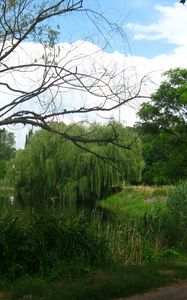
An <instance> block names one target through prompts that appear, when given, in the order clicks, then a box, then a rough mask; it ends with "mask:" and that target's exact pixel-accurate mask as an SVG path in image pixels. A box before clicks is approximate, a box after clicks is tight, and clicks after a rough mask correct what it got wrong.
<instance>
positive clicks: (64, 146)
mask: <svg viewBox="0 0 187 300" xmlns="http://www.w3.org/2000/svg"><path fill="white" fill-rule="evenodd" d="M113 126H114V124H113V125H112V124H108V125H103V126H101V125H98V124H94V125H92V126H89V127H85V126H83V125H81V124H80V125H78V124H71V126H66V125H65V124H61V125H57V124H54V128H56V127H58V129H59V128H61V130H66V132H68V133H69V134H71V135H73V136H79V135H83V136H85V137H87V138H88V137H89V138H92V139H93V138H103V139H104V138H109V137H111V136H112V134H113ZM115 128H116V135H118V139H119V146H118V147H117V146H116V145H114V144H113V143H103V144H101V143H98V144H89V145H86V146H85V148H83V146H81V145H80V144H78V146H77V147H76V146H75V145H74V143H72V142H71V141H67V140H64V139H62V138H61V137H60V136H57V135H50V134H49V133H48V132H46V131H44V130H40V131H38V132H36V133H34V134H33V135H31V136H30V138H29V139H28V141H27V145H26V148H25V150H20V151H18V152H17V154H16V159H15V170H16V172H15V170H14V172H15V185H16V191H17V196H18V197H19V201H20V203H22V204H24V205H25V206H26V207H28V206H30V207H31V208H32V207H34V208H38V207H40V208H43V207H45V206H47V205H50V204H51V203H52V201H53V200H54V199H55V200H56V202H57V204H63V205H65V206H66V207H69V208H75V207H76V206H77V205H78V206H79V205H80V203H85V204H86V203H89V202H91V203H93V202H94V201H95V200H97V199H100V198H102V197H104V196H106V195H108V194H110V193H111V191H112V188H113V187H114V186H118V185H121V184H122V183H123V181H124V180H127V181H129V182H140V181H141V172H142V169H143V158H142V155H141V143H140V140H139V138H138V137H137V134H136V133H134V132H133V131H131V130H130V129H127V128H124V127H123V126H122V125H120V124H115ZM130 144H132V146H131V149H130V150H129V149H127V148H128V147H127V145H130ZM125 145H126V146H125ZM55 200H54V201H55ZM54 201H53V202H54Z"/></svg>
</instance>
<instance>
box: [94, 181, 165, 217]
mask: <svg viewBox="0 0 187 300" xmlns="http://www.w3.org/2000/svg"><path fill="white" fill-rule="evenodd" d="M170 190H171V187H170V186H164V187H162V188H157V187H149V186H137V187H133V186H131V187H130V186H127V187H124V189H123V190H122V191H121V192H120V193H117V194H114V195H112V196H109V197H107V198H106V199H104V200H102V201H100V202H99V204H100V205H101V206H102V207H105V208H108V209H111V210H112V211H114V212H116V215H118V216H119V213H120V212H121V213H122V215H124V214H126V215H129V216H142V215H144V214H145V212H148V211H151V209H152V208H153V206H155V205H161V206H164V205H165V204H166V201H165V200H166V199H167V196H168V193H169V191H170Z"/></svg>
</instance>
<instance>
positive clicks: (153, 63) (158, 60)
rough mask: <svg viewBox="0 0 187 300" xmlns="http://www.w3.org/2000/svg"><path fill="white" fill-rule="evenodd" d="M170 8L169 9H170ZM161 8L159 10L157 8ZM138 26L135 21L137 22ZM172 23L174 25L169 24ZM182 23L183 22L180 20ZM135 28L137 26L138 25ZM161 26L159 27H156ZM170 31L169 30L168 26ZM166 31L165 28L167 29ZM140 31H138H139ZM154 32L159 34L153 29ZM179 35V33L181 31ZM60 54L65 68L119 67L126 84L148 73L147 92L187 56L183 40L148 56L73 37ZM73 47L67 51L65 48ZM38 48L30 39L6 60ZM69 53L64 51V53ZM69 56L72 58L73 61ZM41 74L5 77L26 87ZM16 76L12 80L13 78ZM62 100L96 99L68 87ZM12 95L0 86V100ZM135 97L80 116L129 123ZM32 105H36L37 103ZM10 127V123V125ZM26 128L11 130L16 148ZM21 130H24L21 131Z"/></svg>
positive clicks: (25, 58)
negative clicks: (167, 50) (112, 107)
mask: <svg viewBox="0 0 187 300" xmlns="http://www.w3.org/2000/svg"><path fill="white" fill-rule="evenodd" d="M174 8H175V9H178V6H177V5H175V7H174ZM174 8H172V9H174ZM160 11H161V10H160ZM163 11H164V12H165V15H167V14H166V12H168V9H166V8H165V10H163ZM138 26H139V25H138ZM173 26H174V25H173ZM183 26H184V23H183ZM138 28H141V26H140V27H138ZM160 28H161V27H160ZM146 30H147V31H146V32H145V31H144V33H143V34H145V35H146V34H147V33H149V30H148V28H147V29H146ZM152 30H153V27H152ZM171 31H172V30H171ZM168 32H169V31H168ZM141 34H142V33H141ZM155 34H156V35H157V34H160V32H157V31H156V30H155ZM183 35H185V26H184V27H183ZM181 36H182V35H181ZM59 46H60V48H61V54H60V57H59V60H61V62H60V63H61V64H62V63H63V64H67V67H68V68H69V69H72V70H74V69H75V66H77V68H78V69H79V68H80V70H82V71H85V72H87V73H90V72H94V69H93V62H95V66H96V67H97V72H99V70H100V68H101V67H102V66H103V65H104V66H105V68H106V69H107V71H108V72H120V71H121V70H122V69H124V68H125V69H126V71H125V73H124V78H123V79H124V83H125V84H126V85H127V86H128V85H134V84H135V83H136V81H137V82H138V81H139V80H140V78H142V77H143V76H144V75H146V74H148V73H149V77H150V78H151V80H152V81H153V82H155V83H156V85H154V84H151V83H150V81H148V82H147V84H145V85H144V93H145V94H150V93H152V92H153V90H154V89H155V88H156V87H157V86H158V85H159V83H160V81H161V73H162V72H163V71H166V70H168V69H170V68H175V67H186V68H187V60H186V53H187V44H186V43H185V42H184V43H183V44H181V45H179V44H177V47H176V49H175V50H174V51H173V52H172V53H171V54H170V55H166V54H164V53H163V54H162V55H158V56H155V57H153V58H151V59H148V58H145V57H140V56H130V55H128V56H125V55H123V54H122V53H119V52H117V51H115V52H113V53H107V52H105V51H103V50H101V49H99V47H98V46H96V45H94V44H92V43H90V42H84V41H77V42H76V43H74V44H71V45H70V44H60V45H59ZM70 49H71V50H73V51H69V50H70ZM42 51H43V50H42V49H41V47H40V46H39V45H37V44H33V43H25V44H24V45H22V49H20V50H19V53H17V54H15V55H14V56H13V57H12V58H10V61H9V63H10V64H12V62H14V63H17V62H22V63H23V62H29V60H31V59H34V58H37V57H39V56H41V55H42ZM67 52H68V53H69V54H68V55H66V53H67ZM72 59H76V65H75V61H74V60H72ZM40 77H41V73H40V72H39V71H33V72H31V73H29V74H24V76H23V75H21V74H16V78H14V79H13V78H12V77H11V76H9V77H7V78H6V80H9V81H10V82H12V84H13V83H14V84H15V86H18V87H19V86H22V87H24V88H26V89H30V88H31V87H33V86H34V85H37V84H38V80H39V78H40ZM4 79H5V78H0V80H1V81H2V80H4ZM15 79H16V80H15ZM62 96H63V104H64V105H66V106H68V107H71V106H72V107H74V106H76V105H77V106H80V105H82V104H88V105H93V104H95V103H98V101H100V100H98V99H97V98H96V97H94V96H91V95H86V94H83V93H80V92H77V91H71V92H68V93H63V94H62ZM11 97H12V96H11V95H9V96H7V94H5V90H4V89H2V88H1V89H0V103H1V102H3V101H10V100H11V99H12V98H11ZM139 103H140V102H139V101H133V103H132V102H130V103H129V104H128V105H126V106H124V107H122V108H121V110H120V112H119V110H116V111H114V112H109V113H104V114H96V113H94V114H93V113H92V114H90V115H86V116H84V119H85V120H91V121H101V122H104V121H105V120H106V119H105V118H110V117H115V118H116V119H118V118H119V113H120V118H121V121H123V122H124V124H125V125H133V123H134V122H135V120H136V111H137V109H138V106H139ZM35 105H36V109H37V104H35ZM82 118H83V116H81V115H77V116H75V117H73V116H72V115H71V116H70V117H69V118H67V117H66V118H65V119H64V120H65V121H66V122H69V120H70V121H80V120H81V119H82ZM12 129H13V127H12ZM26 130H27V129H26V128H24V129H22V130H21V131H17V130H15V131H14V132H15V134H16V139H17V145H16V146H17V148H19V147H23V145H24V135H25V132H26ZM23 133H24V134H23Z"/></svg>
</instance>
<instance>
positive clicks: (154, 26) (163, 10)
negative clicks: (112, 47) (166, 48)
mask: <svg viewBox="0 0 187 300" xmlns="http://www.w3.org/2000/svg"><path fill="white" fill-rule="evenodd" d="M155 10H156V11H157V13H159V16H158V20H157V21H156V22H154V23H151V24H149V25H142V24H138V23H129V24H128V27H129V29H131V30H132V31H133V32H135V36H134V38H135V39H147V40H159V39H166V40H167V41H168V42H169V43H173V44H175V45H178V46H181V45H187V35H186V25H187V9H186V7H184V6H183V5H181V4H180V3H175V4H174V5H173V6H162V5H156V6H155Z"/></svg>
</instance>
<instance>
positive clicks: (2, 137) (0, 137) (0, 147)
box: [0, 129, 15, 184]
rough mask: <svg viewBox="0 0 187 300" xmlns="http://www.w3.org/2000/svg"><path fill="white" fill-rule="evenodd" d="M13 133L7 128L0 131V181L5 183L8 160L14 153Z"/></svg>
mask: <svg viewBox="0 0 187 300" xmlns="http://www.w3.org/2000/svg"><path fill="white" fill-rule="evenodd" d="M14 143H15V141H14V134H13V133H11V132H8V131H7V130H5V129H4V130H2V131H0V182H1V184H4V183H5V181H4V180H5V175H6V171H7V167H8V165H9V161H10V159H11V158H13V157H14V155H15V149H14Z"/></svg>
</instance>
